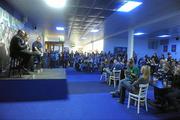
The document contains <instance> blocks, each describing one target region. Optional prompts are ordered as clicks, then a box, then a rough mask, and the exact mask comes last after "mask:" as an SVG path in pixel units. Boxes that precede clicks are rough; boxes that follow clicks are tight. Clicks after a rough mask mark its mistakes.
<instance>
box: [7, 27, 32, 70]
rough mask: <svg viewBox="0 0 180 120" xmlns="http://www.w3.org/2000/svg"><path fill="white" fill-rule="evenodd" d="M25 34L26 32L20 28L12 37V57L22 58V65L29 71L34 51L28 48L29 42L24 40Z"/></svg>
mask: <svg viewBox="0 0 180 120" xmlns="http://www.w3.org/2000/svg"><path fill="white" fill-rule="evenodd" d="M24 36H25V32H24V31H22V30H18V32H17V34H16V35H15V36H14V37H13V38H12V39H11V42H10V57H15V58H19V57H20V58H22V63H21V66H22V68H23V69H24V70H25V71H26V72H27V69H28V68H29V63H30V60H31V57H32V55H33V53H32V52H30V51H29V50H27V43H26V42H25V40H24Z"/></svg>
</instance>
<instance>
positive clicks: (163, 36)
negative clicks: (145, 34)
mask: <svg viewBox="0 0 180 120" xmlns="http://www.w3.org/2000/svg"><path fill="white" fill-rule="evenodd" d="M170 36H171V35H160V36H157V37H160V38H165V37H170Z"/></svg>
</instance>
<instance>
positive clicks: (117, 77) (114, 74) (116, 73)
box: [113, 70, 121, 80]
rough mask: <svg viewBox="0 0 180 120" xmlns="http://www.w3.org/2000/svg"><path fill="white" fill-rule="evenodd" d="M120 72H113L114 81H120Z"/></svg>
mask: <svg viewBox="0 0 180 120" xmlns="http://www.w3.org/2000/svg"><path fill="white" fill-rule="evenodd" d="M120 75H121V70H113V76H114V78H115V79H118V80H120Z"/></svg>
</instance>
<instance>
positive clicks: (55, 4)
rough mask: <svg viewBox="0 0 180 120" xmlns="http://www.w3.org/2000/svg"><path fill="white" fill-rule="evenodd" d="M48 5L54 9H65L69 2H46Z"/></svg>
mask: <svg viewBox="0 0 180 120" xmlns="http://www.w3.org/2000/svg"><path fill="white" fill-rule="evenodd" d="M44 1H45V2H46V4H47V5H49V6H50V7H53V8H63V7H65V5H66V1H67V0H44Z"/></svg>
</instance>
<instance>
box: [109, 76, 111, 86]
mask: <svg viewBox="0 0 180 120" xmlns="http://www.w3.org/2000/svg"><path fill="white" fill-rule="evenodd" d="M110 85H111V78H109V86H110Z"/></svg>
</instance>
